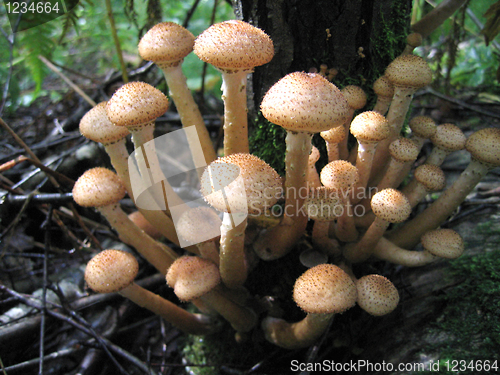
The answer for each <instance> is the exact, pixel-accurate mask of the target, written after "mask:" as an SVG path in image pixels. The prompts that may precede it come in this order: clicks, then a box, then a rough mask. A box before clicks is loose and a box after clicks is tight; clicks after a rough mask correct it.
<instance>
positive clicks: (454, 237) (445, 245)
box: [420, 229, 464, 259]
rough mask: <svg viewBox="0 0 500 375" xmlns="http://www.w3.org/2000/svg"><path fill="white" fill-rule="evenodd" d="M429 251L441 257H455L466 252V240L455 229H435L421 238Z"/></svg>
mask: <svg viewBox="0 0 500 375" xmlns="http://www.w3.org/2000/svg"><path fill="white" fill-rule="evenodd" d="M420 241H421V242H422V246H423V247H424V249H425V250H427V251H428V252H429V253H431V254H433V255H435V256H438V257H440V258H446V259H455V258H458V257H459V256H460V255H462V254H463V252H464V241H463V239H462V237H461V236H460V235H459V234H458V233H457V232H455V231H454V230H453V229H435V230H431V231H429V232H427V233H425V234H424V235H423V236H422V238H421V239H420Z"/></svg>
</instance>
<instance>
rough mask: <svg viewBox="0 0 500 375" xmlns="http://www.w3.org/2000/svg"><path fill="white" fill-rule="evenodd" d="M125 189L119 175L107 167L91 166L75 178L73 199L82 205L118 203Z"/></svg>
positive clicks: (96, 205)
mask: <svg viewBox="0 0 500 375" xmlns="http://www.w3.org/2000/svg"><path fill="white" fill-rule="evenodd" d="M125 193H126V190H125V185H123V182H122V180H120V177H118V176H117V175H116V173H114V172H113V171H111V170H109V169H107V168H100V167H98V168H92V169H89V170H88V171H86V172H85V173H84V174H82V175H81V176H80V178H79V179H78V180H76V182H75V185H74V186H73V199H74V200H75V202H76V203H77V204H78V205H80V206H82V207H103V206H108V205H111V204H116V203H118V202H119V201H120V200H121V199H123V197H124V196H125Z"/></svg>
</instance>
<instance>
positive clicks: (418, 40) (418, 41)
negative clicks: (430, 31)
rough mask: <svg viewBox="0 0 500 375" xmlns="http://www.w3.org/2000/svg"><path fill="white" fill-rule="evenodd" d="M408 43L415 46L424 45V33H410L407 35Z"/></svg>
mask: <svg viewBox="0 0 500 375" xmlns="http://www.w3.org/2000/svg"><path fill="white" fill-rule="evenodd" d="M406 44H408V45H410V46H412V47H413V48H417V47H420V46H421V45H422V34H420V33H410V34H408V36H407V37H406Z"/></svg>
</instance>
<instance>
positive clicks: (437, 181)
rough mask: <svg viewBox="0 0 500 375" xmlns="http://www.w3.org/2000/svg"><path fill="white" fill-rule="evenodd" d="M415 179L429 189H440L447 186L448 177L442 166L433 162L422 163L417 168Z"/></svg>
mask: <svg viewBox="0 0 500 375" xmlns="http://www.w3.org/2000/svg"><path fill="white" fill-rule="evenodd" d="M414 177H415V180H417V181H418V182H419V183H421V184H422V185H423V186H424V188H425V189H426V190H427V191H439V190H442V189H444V187H445V186H446V177H445V175H444V172H443V170H442V169H441V168H439V167H438V166H437V165H433V164H422V165H420V166H418V167H417V168H416V169H415V173H414Z"/></svg>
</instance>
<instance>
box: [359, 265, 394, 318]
mask: <svg viewBox="0 0 500 375" xmlns="http://www.w3.org/2000/svg"><path fill="white" fill-rule="evenodd" d="M356 289H357V291H358V299H357V301H356V302H357V303H358V305H359V307H361V308H362V309H363V310H365V311H366V312H367V313H368V314H370V315H374V316H382V315H387V314H389V313H391V312H392V311H394V309H395V308H396V307H397V306H398V303H399V293H398V290H397V288H396V287H395V286H394V284H393V283H392V282H391V281H390V280H389V279H387V278H386V277H384V276H382V275H377V274H371V275H365V276H363V277H361V278H359V279H358V280H356Z"/></svg>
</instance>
